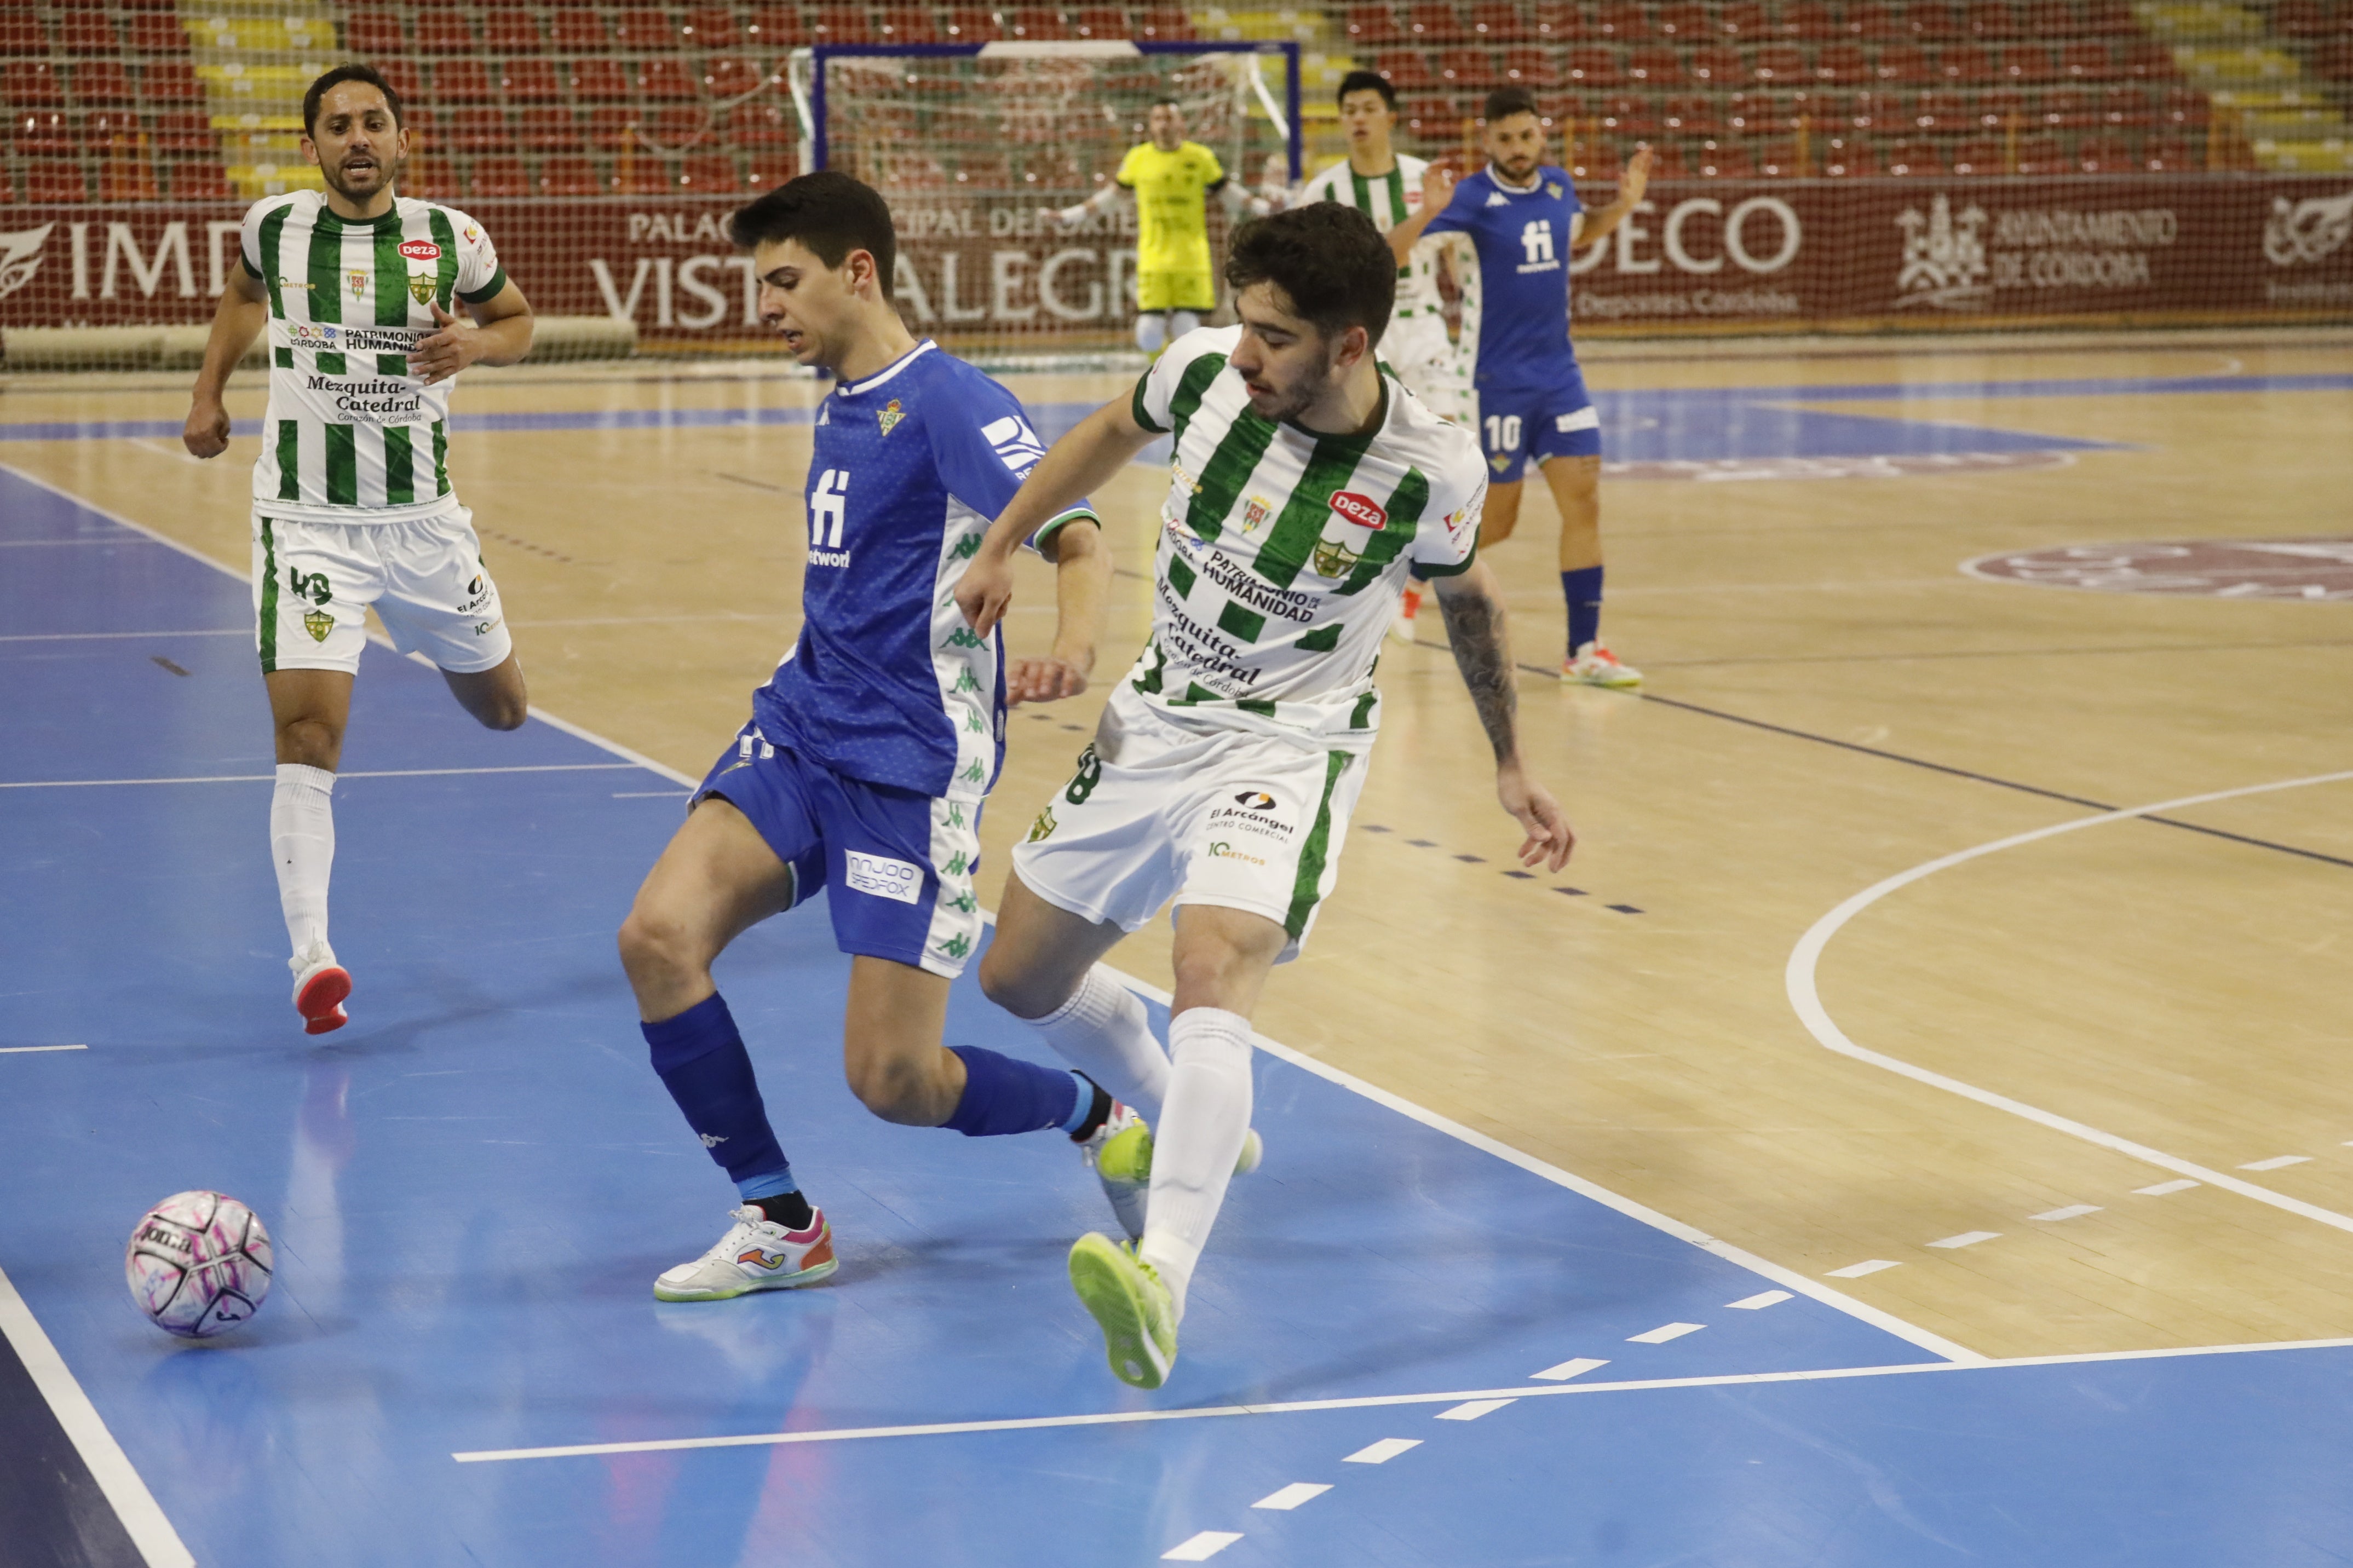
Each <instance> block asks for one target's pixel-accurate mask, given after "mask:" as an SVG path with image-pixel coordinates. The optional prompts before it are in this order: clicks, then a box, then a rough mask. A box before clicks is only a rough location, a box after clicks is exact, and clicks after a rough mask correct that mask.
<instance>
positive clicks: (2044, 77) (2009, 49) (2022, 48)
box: [2001, 44, 2066, 82]
mask: <svg viewBox="0 0 2353 1568" xmlns="http://www.w3.org/2000/svg"><path fill="white" fill-rule="evenodd" d="M2001 71H2002V77H2003V79H2005V80H2008V81H2014V82H2044V81H2063V80H2065V79H2066V73H2065V72H2064V71H2062V70H2061V69H2060V68H2059V64H2058V61H2057V60H2056V59H2055V58H2052V51H2051V50H2050V48H2048V47H2045V46H2044V45H2042V44H2010V45H2007V46H2005V47H2004V48H2003V49H2002V51H2001Z"/></svg>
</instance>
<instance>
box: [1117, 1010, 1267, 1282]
mask: <svg viewBox="0 0 2353 1568" xmlns="http://www.w3.org/2000/svg"><path fill="white" fill-rule="evenodd" d="M1168 1051H1169V1055H1170V1056H1172V1057H1174V1058H1176V1067H1175V1069H1174V1070H1173V1071H1171V1072H1170V1073H1169V1075H1168V1098H1167V1100H1166V1103H1165V1104H1164V1105H1163V1106H1162V1108H1161V1112H1160V1121H1159V1123H1158V1124H1157V1125H1156V1126H1155V1127H1154V1128H1153V1130H1152V1195H1151V1197H1150V1199H1149V1200H1148V1203H1149V1207H1148V1211H1147V1212H1148V1213H1149V1215H1150V1218H1149V1219H1148V1220H1147V1221H1146V1222H1145V1227H1144V1245H1143V1246H1142V1247H1138V1248H1137V1249H1136V1250H1137V1252H1138V1253H1139V1254H1140V1255H1141V1256H1142V1257H1143V1258H1144V1260H1145V1262H1146V1263H1149V1264H1151V1265H1152V1267H1153V1268H1155V1269H1156V1270H1157V1271H1158V1272H1159V1275H1160V1282H1161V1283H1162V1284H1164V1285H1166V1286H1167V1287H1168V1293H1169V1295H1170V1296H1172V1297H1174V1298H1175V1299H1176V1315H1177V1316H1178V1317H1179V1318H1182V1317H1183V1316H1184V1315H1185V1289H1186V1287H1187V1286H1188V1285H1190V1284H1191V1283H1192V1282H1193V1265H1194V1264H1195V1263H1197V1262H1198V1261H1199V1260H1200V1257H1201V1247H1202V1246H1203V1244H1204V1243H1206V1242H1207V1241H1208V1239H1209V1227H1210V1226H1212V1225H1215V1224H1216V1223H1217V1219H1218V1209H1219V1205H1222V1204H1224V1202H1225V1201H1226V1184H1227V1183H1229V1182H1230V1181H1232V1180H1233V1179H1234V1162H1235V1161H1237V1160H1239V1159H1240V1158H1241V1153H1242V1144H1243V1142H1245V1141H1246V1140H1247V1139H1248V1138H1249V1137H1250V1020H1249V1019H1248V1018H1245V1017H1243V1016H1241V1015H1240V1013H1229V1012H1226V1011H1224V1010H1223V1009H1222V1008H1218V1007H1194V1008H1189V1009H1187V1011H1185V1012H1182V1013H1179V1014H1177V1015H1176V1017H1175V1018H1174V1019H1173V1020H1171V1021H1170V1023H1169V1026H1168Z"/></svg>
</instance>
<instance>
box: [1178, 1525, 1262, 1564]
mask: <svg viewBox="0 0 2353 1568" xmlns="http://www.w3.org/2000/svg"><path fill="white" fill-rule="evenodd" d="M1241 1538H1242V1532H1241V1531H1239V1530H1205V1531H1201V1533H1200V1534H1198V1535H1195V1536H1191V1537H1188V1538H1187V1539H1186V1540H1184V1541H1182V1542H1178V1543H1177V1544H1176V1545H1175V1546H1172V1547H1170V1548H1169V1549H1168V1550H1167V1551H1166V1552H1162V1553H1161V1554H1160V1561H1162V1562H1163V1563H1207V1562H1208V1560H1209V1559H1210V1558H1212V1557H1215V1556H1216V1555H1217V1554H1218V1553H1219V1552H1223V1551H1224V1550H1225V1549H1226V1548H1227V1547H1229V1546H1231V1545H1232V1544H1233V1543H1234V1542H1237V1541H1240V1539H1241Z"/></svg>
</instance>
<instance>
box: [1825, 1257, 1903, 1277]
mask: <svg viewBox="0 0 2353 1568" xmlns="http://www.w3.org/2000/svg"><path fill="white" fill-rule="evenodd" d="M1903 1267H1904V1265H1902V1264H1901V1263H1898V1262H1896V1261H1895V1260H1894V1258H1865V1259H1864V1260H1863V1261H1862V1262H1861V1263H1850V1264H1848V1265H1847V1266H1846V1267H1845V1268H1833V1269H1831V1271H1830V1278H1831V1279H1862V1277H1863V1276H1864V1275H1866V1274H1876V1273H1878V1272H1879V1271H1880V1270H1881V1269H1883V1268H1903Z"/></svg>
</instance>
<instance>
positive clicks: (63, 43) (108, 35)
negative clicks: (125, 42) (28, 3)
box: [11, 6, 121, 58]
mask: <svg viewBox="0 0 2353 1568" xmlns="http://www.w3.org/2000/svg"><path fill="white" fill-rule="evenodd" d="M11 9H12V10H13V9H15V8H14V7H13V6H12V7H11ZM119 47H121V39H119V38H117V37H115V34H114V20H113V18H112V17H111V16H107V14H106V13H105V12H103V11H100V10H96V9H91V10H87V11H60V12H58V53H60V54H66V55H72V56H75V57H76V58H82V57H87V56H90V55H111V54H112V53H113V52H114V51H115V50H116V49H117V48H119Z"/></svg>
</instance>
